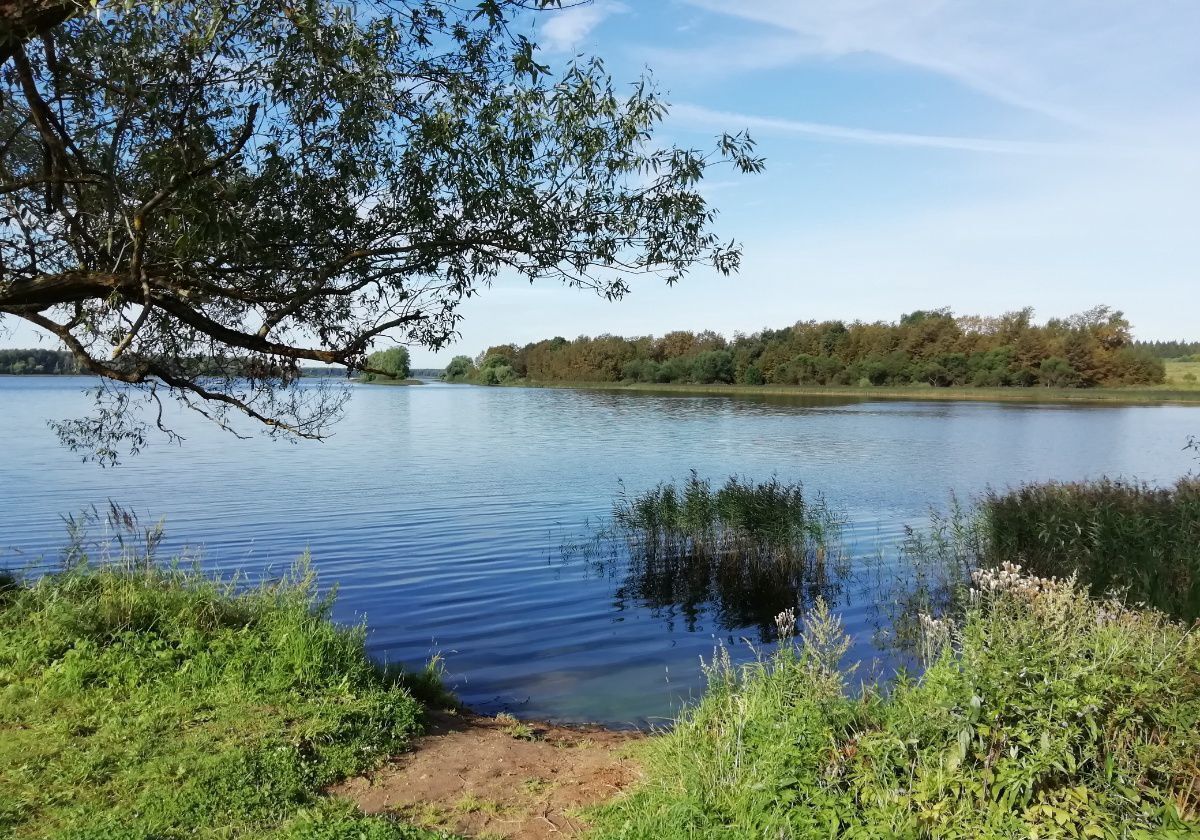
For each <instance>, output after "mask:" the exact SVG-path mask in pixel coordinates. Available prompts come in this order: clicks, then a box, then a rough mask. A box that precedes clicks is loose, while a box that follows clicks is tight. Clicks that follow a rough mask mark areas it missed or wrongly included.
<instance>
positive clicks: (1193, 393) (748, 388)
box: [512, 380, 1200, 405]
mask: <svg viewBox="0 0 1200 840" xmlns="http://www.w3.org/2000/svg"><path fill="white" fill-rule="evenodd" d="M512 384H513V385H515V386H517V387H526V388H571V389H575V390H604V391H641V392H646V393H673V394H701V395H721V394H727V395H739V396H740V395H767V396H785V397H786V396H794V397H859V398H862V399H871V400H910V401H926V400H954V401H957V400H969V401H975V402H1027V403H1123V404H1129V405H1157V404H1172V405H1200V388H1197V389H1191V390H1188V389H1180V388H1171V387H1169V386H1167V387H1158V388H1155V387H1131V388H1041V387H1031V388H1015V387H1014V388H974V387H949V388H935V387H932V386H929V385H909V386H900V387H896V386H891V387H889V386H869V387H859V386H853V385H725V384H720V383H713V384H710V385H691V384H679V383H646V382H634V383H623V382H530V381H528V380H522V381H520V382H515V383H512Z"/></svg>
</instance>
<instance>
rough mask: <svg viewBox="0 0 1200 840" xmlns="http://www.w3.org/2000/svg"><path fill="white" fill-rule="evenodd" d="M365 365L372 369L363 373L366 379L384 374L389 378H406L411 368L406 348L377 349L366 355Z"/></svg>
mask: <svg viewBox="0 0 1200 840" xmlns="http://www.w3.org/2000/svg"><path fill="white" fill-rule="evenodd" d="M366 366H367V367H368V368H371V369H372V370H370V371H368V372H367V373H365V374H364V378H365V379H366V380H368V381H370V380H372V379H374V378H375V377H376V376H386V377H387V378H389V379H408V375H409V372H410V370H411V368H410V367H409V362H408V348H407V347H389V348H388V349H386V350H377V351H376V352H374V353H372V354H371V355H370V356H367V365H366Z"/></svg>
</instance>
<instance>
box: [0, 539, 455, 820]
mask: <svg viewBox="0 0 1200 840" xmlns="http://www.w3.org/2000/svg"><path fill="white" fill-rule="evenodd" d="M327 606H328V604H327V602H325V601H322V600H320V599H319V598H317V596H316V594H315V590H314V586H313V578H312V575H311V574H310V572H309V571H308V569H307V568H306V567H305V566H304V565H300V566H298V567H297V568H296V569H295V570H294V571H293V573H292V574H291V575H289V576H288V577H287V578H286V579H284V580H282V581H279V582H277V583H274V584H271V585H265V586H260V587H255V588H241V589H235V588H233V587H232V586H229V585H226V584H223V583H218V582H214V581H213V580H210V579H207V578H205V577H203V576H201V575H199V574H197V573H196V572H194V571H189V570H184V569H162V568H158V567H155V566H153V565H151V564H145V563H142V564H135V563H132V562H123V563H120V564H117V565H108V566H104V567H99V568H97V567H92V566H88V565H86V564H85V563H77V564H75V565H73V566H72V568H70V569H69V570H67V571H64V572H62V573H59V574H55V575H51V576H47V577H43V578H41V579H40V580H37V581H35V582H31V583H28V584H23V583H20V582H18V581H16V580H15V579H13V578H11V577H9V578H7V579H6V580H4V581H0V836H3V837H13V838H18V839H23V838H79V840H83V839H84V838H87V840H101V839H102V838H105V839H106V838H121V840H135V838H147V839H148V838H182V837H189V838H194V837H202V838H257V837H273V838H274V837H281V838H295V839H296V840H300V838H304V840H322V839H323V838H351V837H354V838H359V837H364V838H373V839H374V840H418V838H420V840H428V838H433V837H440V836H442V835H439V834H432V833H429V832H425V831H420V830H417V829H413V828H409V827H406V826H404V825H401V824H399V823H396V822H393V821H391V820H389V819H385V818H381V817H366V816H363V815H361V814H359V813H358V812H357V811H356V810H354V809H353V808H352V807H351V806H350V805H348V804H346V803H340V802H337V801H334V800H331V799H329V798H327V797H325V796H324V795H323V794H322V790H323V789H324V788H325V787H326V786H328V785H329V784H331V783H333V782H336V781H338V780H340V779H342V778H345V777H347V776H350V775H353V774H357V773H361V772H363V771H365V770H368V769H370V768H372V767H374V766H376V765H377V764H378V763H379V762H380V761H381V760H382V759H383V758H385V757H386V756H388V755H390V754H394V753H396V752H398V751H400V750H403V749H404V748H405V746H406V745H407V744H408V743H409V741H410V739H411V738H412V737H413V736H414V734H416V733H417V732H418V731H419V729H420V725H421V724H420V720H421V714H422V706H421V704H420V702H418V700H417V698H416V697H415V696H414V691H417V692H418V693H419V692H420V690H422V689H430V688H432V686H433V682H432V681H431V680H430V679H429V678H428V677H424V678H421V679H413V678H404V677H401V676H399V675H397V674H387V673H384V672H383V671H381V670H380V669H379V668H377V667H376V666H375V665H373V664H372V663H371V662H370V660H368V658H367V657H366V655H365V653H364V650H363V638H364V634H363V630H362V629H361V628H358V629H345V628H340V627H337V626H335V625H334V624H333V623H331V622H330V621H329V620H328V619H327V617H326V608H327Z"/></svg>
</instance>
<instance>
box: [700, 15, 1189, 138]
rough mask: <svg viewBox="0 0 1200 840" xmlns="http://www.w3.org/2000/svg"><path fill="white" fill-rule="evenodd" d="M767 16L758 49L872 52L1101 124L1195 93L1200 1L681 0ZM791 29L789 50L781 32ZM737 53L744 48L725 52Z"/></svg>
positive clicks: (1074, 120) (1155, 110) (1166, 111)
mask: <svg viewBox="0 0 1200 840" xmlns="http://www.w3.org/2000/svg"><path fill="white" fill-rule="evenodd" d="M685 2H687V3H688V4H689V5H691V6H693V7H697V8H701V9H704V10H707V11H709V12H712V13H715V14H719V15H722V16H729V17H733V18H737V19H741V20H743V21H747V22H752V23H757V24H762V25H764V26H767V27H770V29H769V30H768V32H769V33H770V34H769V35H766V34H765V35H764V36H763V39H762V40H763V44H764V46H765V47H766V48H767V49H766V51H765V52H764V53H761V54H760V56H761V55H767V56H771V55H774V56H775V57H777V58H779V59H780V61H783V62H787V61H794V60H795V58H796V56H797V55H798V54H799V55H809V56H812V55H822V56H845V55H854V54H863V53H865V54H873V55H877V56H882V57H885V58H888V59H891V60H893V61H896V62H900V63H903V64H906V65H910V66H913V67H917V68H921V69H924V70H927V71H929V72H932V73H935V74H938V75H941V76H943V77H946V78H949V79H952V80H954V81H956V82H958V83H960V84H962V85H965V86H967V87H969V88H971V89H973V90H976V91H978V92H980V93H982V94H984V95H986V96H988V97H990V98H992V99H994V100H997V101H999V102H1003V103H1005V104H1007V105H1011V106H1015V107H1019V108H1022V109H1025V110H1028V111H1031V112H1035V113H1037V114H1040V115H1043V116H1046V117H1050V118H1051V119H1053V120H1055V121H1057V122H1060V123H1063V124H1066V125H1070V126H1073V127H1076V128H1082V129H1085V130H1088V131H1092V132H1096V133H1101V134H1109V133H1111V134H1117V135H1120V134H1125V135H1135V134H1137V133H1138V129H1139V127H1140V126H1139V125H1137V124H1131V123H1130V121H1129V119H1128V117H1129V115H1130V114H1138V115H1143V116H1148V117H1150V119H1149V125H1153V126H1159V125H1161V124H1162V121H1163V120H1164V119H1165V118H1170V117H1172V116H1178V115H1181V114H1184V113H1188V112H1189V111H1190V110H1191V109H1194V108H1195V106H1196V105H1197V104H1198V102H1200V90H1198V89H1197V88H1196V87H1195V84H1194V79H1195V77H1196V73H1197V72H1200V53H1198V52H1197V51H1196V49H1195V45H1194V40H1195V32H1196V31H1198V29H1200V3H1195V2H1175V0H1152V2H1146V0H1054V2H1045V0H1007V2H1004V3H996V2H994V0H955V2H946V0H824V1H823V2H819V3H797V2H794V0H756V2H753V3H729V2H727V0H685ZM781 33H786V34H788V35H790V36H791V37H793V38H794V44H793V47H794V49H793V50H790V51H789V50H786V49H781V48H780V46H779V45H778V43H777V41H778V37H779V35H780V34H781ZM731 60H732V61H734V62H741V61H744V58H742V57H733V58H731ZM1143 125H1144V124H1143Z"/></svg>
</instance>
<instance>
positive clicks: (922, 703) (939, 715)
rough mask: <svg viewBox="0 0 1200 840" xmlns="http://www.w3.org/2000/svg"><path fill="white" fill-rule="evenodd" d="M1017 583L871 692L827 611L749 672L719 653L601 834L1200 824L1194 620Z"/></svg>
mask: <svg viewBox="0 0 1200 840" xmlns="http://www.w3.org/2000/svg"><path fill="white" fill-rule="evenodd" d="M989 580H998V578H990V579H989ZM1004 580H1005V581H1007V584H1006V586H1008V588H1002V589H999V590H993V589H991V584H990V583H989V582H988V581H981V583H980V585H981V587H983V588H984V589H986V590H987V591H986V592H985V593H984V594H981V595H978V596H977V597H976V598H975V599H974V600H973V601H972V603H971V605H970V607H969V608H968V609H967V611H966V612H965V614H964V615H963V616H962V617H961V620H960V624H959V626H958V627H955V626H953V625H952V624H950V623H949V622H945V621H942V622H938V621H934V620H930V619H928V618H927V619H925V620H924V621H923V622H922V623H923V626H924V627H925V645H924V647H925V649H926V651H927V654H928V656H929V661H930V664H929V667H928V668H927V670H926V671H925V673H924V675H923V676H922V677H921V678H920V679H916V680H914V679H908V678H903V677H901V678H899V679H898V680H896V681H894V682H892V683H890V684H888V685H882V686H878V685H877V686H870V685H869V686H867V687H866V688H865V690H862V691H857V690H854V689H855V687H854V686H852V685H851V675H850V674H849V673H848V672H847V671H844V670H840V669H839V662H840V660H841V658H842V655H843V654H844V652H845V651H846V650H847V648H848V640H847V639H846V638H845V637H844V636H843V635H842V633H841V631H840V627H839V626H838V624H837V622H836V621H835V620H834V619H833V618H831V617H830V616H829V614H828V613H827V612H826V611H824V610H817V611H816V612H815V613H814V614H812V615H810V617H809V618H808V619H807V620H806V621H805V622H804V624H803V625H802V628H801V631H800V637H801V638H800V639H799V641H800V644H799V645H797V646H792V645H788V644H785V645H782V646H780V647H779V649H778V651H777V652H776V653H775V654H773V655H771V656H769V657H766V658H763V659H760V660H758V661H755V662H752V663H751V664H749V665H746V666H742V667H735V666H734V665H732V664H731V663H730V660H729V658H728V655H727V654H724V653H718V655H717V657H716V658H715V661H714V662H713V663H712V664H711V665H710V666H709V669H708V671H709V688H708V691H707V694H706V696H705V698H704V699H703V700H702V701H701V702H700V703H699V704H698V705H697V706H695V707H694V708H692V709H691V710H690V711H688V712H686V713H685V714H684V715H683V716H682V718H681V719H680V720H679V722H678V723H677V725H676V726H675V727H674V729H673V730H672V731H670V732H669V733H667V734H664V735H662V736H660V737H658V738H654V739H650V740H649V741H648V742H647V743H646V744H645V746H644V747H643V748H642V754H641V756H640V758H641V760H642V762H643V766H644V770H645V775H644V779H643V782H642V783H641V785H640V786H639V787H638V788H636V789H635V790H634V791H633V792H632V793H631V794H629V795H627V796H626V797H624V798H622V799H619V800H617V801H615V802H613V803H612V804H610V805H608V806H605V807H603V808H601V809H599V811H598V812H597V813H595V814H594V818H595V822H596V837H598V838H606V839H607V838H647V837H654V838H663V840H670V838H730V840H734V838H746V837H759V838H810V837H811V838H881V839H882V838H964V839H965V838H997V840H998V839H999V838H1025V837H1036V838H1086V837H1096V838H1125V837H1128V838H1138V840H1149V838H1194V837H1198V836H1200V811H1198V799H1200V768H1198V766H1197V760H1198V756H1200V638H1198V635H1197V633H1195V632H1190V631H1188V630H1187V629H1186V628H1185V627H1184V626H1182V625H1178V624H1173V623H1171V622H1169V621H1167V620H1166V619H1164V618H1163V617H1162V616H1161V615H1158V614H1156V613H1136V612H1131V611H1128V610H1125V609H1123V608H1121V607H1120V606H1119V605H1116V604H1113V603H1095V602H1092V601H1091V600H1089V598H1088V597H1086V595H1085V594H1083V593H1081V592H1080V591H1077V590H1076V589H1075V588H1074V587H1073V586H1071V585H1062V584H1046V583H1044V582H1036V583H1033V584H1031V585H1030V584H1029V582H1028V581H1027V582H1026V584H1027V585H1025V586H1023V587H1015V586H1011V581H1012V578H1011V577H1009V578H1005V579H1004ZM782 621H783V623H784V625H785V627H786V625H787V624H788V623H789V617H787V616H784V617H783V618H782Z"/></svg>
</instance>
